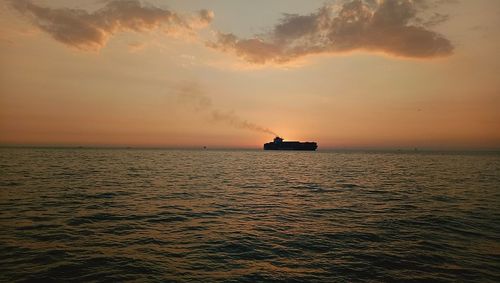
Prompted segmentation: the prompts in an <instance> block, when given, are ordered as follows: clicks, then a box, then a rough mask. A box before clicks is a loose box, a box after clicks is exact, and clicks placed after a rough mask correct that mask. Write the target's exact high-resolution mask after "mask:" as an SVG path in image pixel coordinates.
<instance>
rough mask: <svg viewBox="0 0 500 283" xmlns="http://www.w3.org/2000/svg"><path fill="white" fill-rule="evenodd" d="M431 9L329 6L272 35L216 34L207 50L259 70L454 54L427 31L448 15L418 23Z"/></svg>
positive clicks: (420, 1)
mask: <svg viewBox="0 0 500 283" xmlns="http://www.w3.org/2000/svg"><path fill="white" fill-rule="evenodd" d="M433 4H435V3H433ZM429 7H430V6H429V5H427V3H426V1H424V0H378V1H375V0H364V1H362V0H350V1H348V2H345V3H344V4H343V5H342V6H340V8H336V6H334V5H325V6H323V7H321V8H320V9H318V10H317V11H316V12H314V13H312V14H309V15H297V14H285V15H284V17H283V18H282V19H281V21H280V22H279V23H278V24H276V25H275V26H274V27H273V28H272V29H271V30H270V31H269V32H267V33H265V34H263V35H258V36H255V37H254V38H249V39H245V38H239V37H237V36H236V35H234V34H232V33H217V35H216V39H215V40H214V41H210V42H208V43H207V45H208V46H209V47H212V48H215V49H218V50H221V51H224V52H232V53H235V54H236V55H237V56H239V57H241V58H243V59H245V60H246V61H248V62H251V63H256V64H265V63H278V64H282V63H286V62H289V61H292V60H295V59H297V58H300V57H303V56H306V55H311V54H321V53H341V52H348V51H354V50H364V51H371V52H383V53H387V54H391V55H394V56H399V57H407V58H434V57H442V56H448V55H450V54H452V52H453V45H452V44H451V42H450V41H449V40H448V39H446V38H445V37H444V36H442V35H440V34H438V33H436V32H434V31H431V30H429V29H428V27H429V26H432V25H435V24H438V23H440V22H443V21H445V20H446V19H447V18H446V15H441V14H434V16H433V17H434V18H431V19H430V20H424V19H422V18H418V17H417V13H418V12H419V11H422V10H423V9H429ZM419 22H421V23H420V24H419Z"/></svg>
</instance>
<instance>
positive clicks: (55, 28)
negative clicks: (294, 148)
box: [0, 0, 500, 149]
mask: <svg viewBox="0 0 500 283" xmlns="http://www.w3.org/2000/svg"><path fill="white" fill-rule="evenodd" d="M499 27H500V1H498V0H474V1H469V0H460V1H459V0H413V1H412V0H385V1H384V0H365V1H359V0H347V1H340V0H339V1H324V0H321V1H315V0H307V1H306V0H301V1H296V0H282V1H278V0H273V1H264V0H262V1H255V0H254V1H233V0H225V1H223V0H219V1H217V0H214V1H201V0H199V1H195V0H187V1H186V0H176V1H166V0H165V1H163V0H144V1H138V0H126V1H105V0H43V1H42V0H40V1H35V0H33V1H27V0H12V1H10V0H0V144H4V145H88V146H153V147H158V146H159V147H201V146H208V147H232V148H234V147H236V148H260V147H261V146H262V144H263V143H264V142H268V141H270V140H272V138H273V137H274V136H273V133H276V134H279V135H280V136H283V137H284V138H285V139H287V140H303V141H307V140H310V141H316V142H318V144H319V146H320V149H326V148H414V147H418V148H429V149H499V148H500V55H499V51H500V36H499V35H500V34H499Z"/></svg>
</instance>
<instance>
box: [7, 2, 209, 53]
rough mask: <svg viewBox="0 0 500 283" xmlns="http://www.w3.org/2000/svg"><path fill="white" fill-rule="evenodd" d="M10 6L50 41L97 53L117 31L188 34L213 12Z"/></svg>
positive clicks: (136, 6) (136, 5)
mask: <svg viewBox="0 0 500 283" xmlns="http://www.w3.org/2000/svg"><path fill="white" fill-rule="evenodd" d="M10 3H11V6H12V7H14V8H15V9H16V10H17V11H19V12H21V13H22V14H25V15H27V16H30V17H31V19H32V21H33V23H34V24H35V25H36V26H38V27H39V28H40V29H41V30H43V31H45V32H47V33H48V34H50V35H51V36H52V37H53V38H54V39H56V40H58V41H60V42H62V43H64V44H66V45H69V46H71V47H76V48H78V49H85V50H97V49H100V48H102V47H103V46H104V45H106V42H107V41H108V39H109V37H110V36H112V35H113V34H115V33H117V32H120V31H136V32H142V31H149V30H153V29H157V28H162V29H164V30H165V31H166V32H167V33H175V32H177V31H182V32H189V31H192V30H193V29H196V28H200V27H203V26H205V25H208V24H209V23H210V22H211V20H212V18H213V13H212V12H211V11H207V10H201V11H199V12H198V13H197V14H196V15H191V16H184V15H180V14H177V13H175V12H172V11H169V10H165V9H161V8H157V7H153V6H144V5H142V4H141V2H139V1H138V0H123V1H118V0H114V1H107V2H106V4H105V6H104V7H103V8H101V9H99V10H97V11H95V12H93V13H89V12H88V11H86V10H82V9H68V8H60V9H54V8H49V7H43V6H39V5H36V4H34V3H33V2H32V1H30V0H12V1H10Z"/></svg>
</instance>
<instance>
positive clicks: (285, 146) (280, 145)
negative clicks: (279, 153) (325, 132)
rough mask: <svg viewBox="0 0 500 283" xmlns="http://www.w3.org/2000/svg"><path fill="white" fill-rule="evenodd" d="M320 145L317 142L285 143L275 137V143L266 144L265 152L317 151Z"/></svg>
mask: <svg viewBox="0 0 500 283" xmlns="http://www.w3.org/2000/svg"><path fill="white" fill-rule="evenodd" d="M317 148H318V144H317V143H315V142H298V141H283V139H282V138H280V137H275V138H274V141H272V142H268V143H265V144H264V150H316V149H317Z"/></svg>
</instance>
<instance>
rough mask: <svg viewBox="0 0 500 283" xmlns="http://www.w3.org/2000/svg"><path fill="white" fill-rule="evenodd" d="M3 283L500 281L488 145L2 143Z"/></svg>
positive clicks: (498, 215) (495, 161) (498, 166)
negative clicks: (426, 148)
mask: <svg viewBox="0 0 500 283" xmlns="http://www.w3.org/2000/svg"><path fill="white" fill-rule="evenodd" d="M0 281H1V282H75V281H78V282H80V281H85V282H87V281H88V282H123V281H139V282H500V154H499V153H488V152H479V153H472V152H423V151H418V152H413V151H412V152H375V151H374V152H370V151H321V150H319V151H316V152H291V151H286V152H282V151H262V150H173V149H135V148H131V149H112V148H0Z"/></svg>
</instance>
